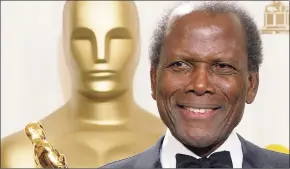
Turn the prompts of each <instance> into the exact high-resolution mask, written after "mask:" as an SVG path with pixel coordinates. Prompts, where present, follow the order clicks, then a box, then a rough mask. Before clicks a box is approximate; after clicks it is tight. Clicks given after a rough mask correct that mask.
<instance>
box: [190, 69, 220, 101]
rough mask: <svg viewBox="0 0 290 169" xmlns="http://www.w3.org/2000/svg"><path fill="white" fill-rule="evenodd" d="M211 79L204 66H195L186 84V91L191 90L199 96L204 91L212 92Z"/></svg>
mask: <svg viewBox="0 0 290 169" xmlns="http://www.w3.org/2000/svg"><path fill="white" fill-rule="evenodd" d="M211 79H212V74H211V72H210V70H209V69H208V68H207V67H206V66H196V67H195V68H194V70H193V72H192V76H191V79H190V81H189V83H188V84H187V86H186V92H192V93H195V94H196V95H199V96H201V95H204V94H206V93H208V94H213V93H214V92H215V91H214V87H213V86H212V80H211Z"/></svg>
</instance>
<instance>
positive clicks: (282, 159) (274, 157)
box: [263, 149, 290, 168]
mask: <svg viewBox="0 0 290 169" xmlns="http://www.w3.org/2000/svg"><path fill="white" fill-rule="evenodd" d="M263 151H264V154H265V155H266V156H267V159H268V160H269V161H268V162H269V163H271V164H272V165H273V166H274V167H275V168H289V162H290V156H289V154H284V153H279V152H275V151H271V150H266V149H263Z"/></svg>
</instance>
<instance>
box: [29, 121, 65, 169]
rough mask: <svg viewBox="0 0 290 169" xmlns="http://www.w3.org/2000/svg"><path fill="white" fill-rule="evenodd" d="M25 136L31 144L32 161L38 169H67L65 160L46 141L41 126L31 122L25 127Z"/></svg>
mask: <svg viewBox="0 0 290 169" xmlns="http://www.w3.org/2000/svg"><path fill="white" fill-rule="evenodd" d="M25 134H26V136H27V137H28V138H29V140H30V141H31V143H32V146H33V151H34V155H33V158H34V161H35V163H36V165H37V167H40V168H68V167H67V163H66V159H65V157H64V155H63V154H60V153H59V152H58V151H57V150H56V149H54V147H53V146H52V145H51V144H50V142H48V141H47V140H46V136H45V133H44V130H43V127H42V125H41V124H40V123H39V122H32V123H29V124H28V125H26V127H25Z"/></svg>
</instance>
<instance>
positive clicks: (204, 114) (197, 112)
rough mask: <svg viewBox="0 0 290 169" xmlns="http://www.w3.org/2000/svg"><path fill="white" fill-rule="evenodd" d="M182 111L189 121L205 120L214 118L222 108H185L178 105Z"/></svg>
mask: <svg viewBox="0 0 290 169" xmlns="http://www.w3.org/2000/svg"><path fill="white" fill-rule="evenodd" d="M177 106H178V107H179V108H180V109H182V114H183V115H184V116H185V117H186V118H189V119H203V118H209V117H211V116H213V115H214V114H215V113H216V112H217V110H219V109H220V108H221V107H220V106H194V107H191V106H184V105H177Z"/></svg>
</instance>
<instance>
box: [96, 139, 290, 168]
mask: <svg viewBox="0 0 290 169" xmlns="http://www.w3.org/2000/svg"><path fill="white" fill-rule="evenodd" d="M239 138H240V141H241V144H242V150H243V156H244V159H243V168H289V155H287V154H282V153H277V152H273V151H269V150H266V149H262V148H260V147H258V146H256V145H254V144H252V143H250V142H249V141H247V140H245V139H244V138H242V137H241V136H239ZM163 139H164V136H163V137H162V138H161V139H159V140H158V142H157V143H156V144H155V145H153V146H152V147H150V148H149V149H147V150H145V151H144V152H142V153H140V154H138V155H135V156H133V157H129V158H126V159H123V160H119V161H116V162H113V163H110V164H107V165H105V166H103V167H101V168H162V166H161V164H160V158H159V157H160V149H161V147H162V142H163Z"/></svg>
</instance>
